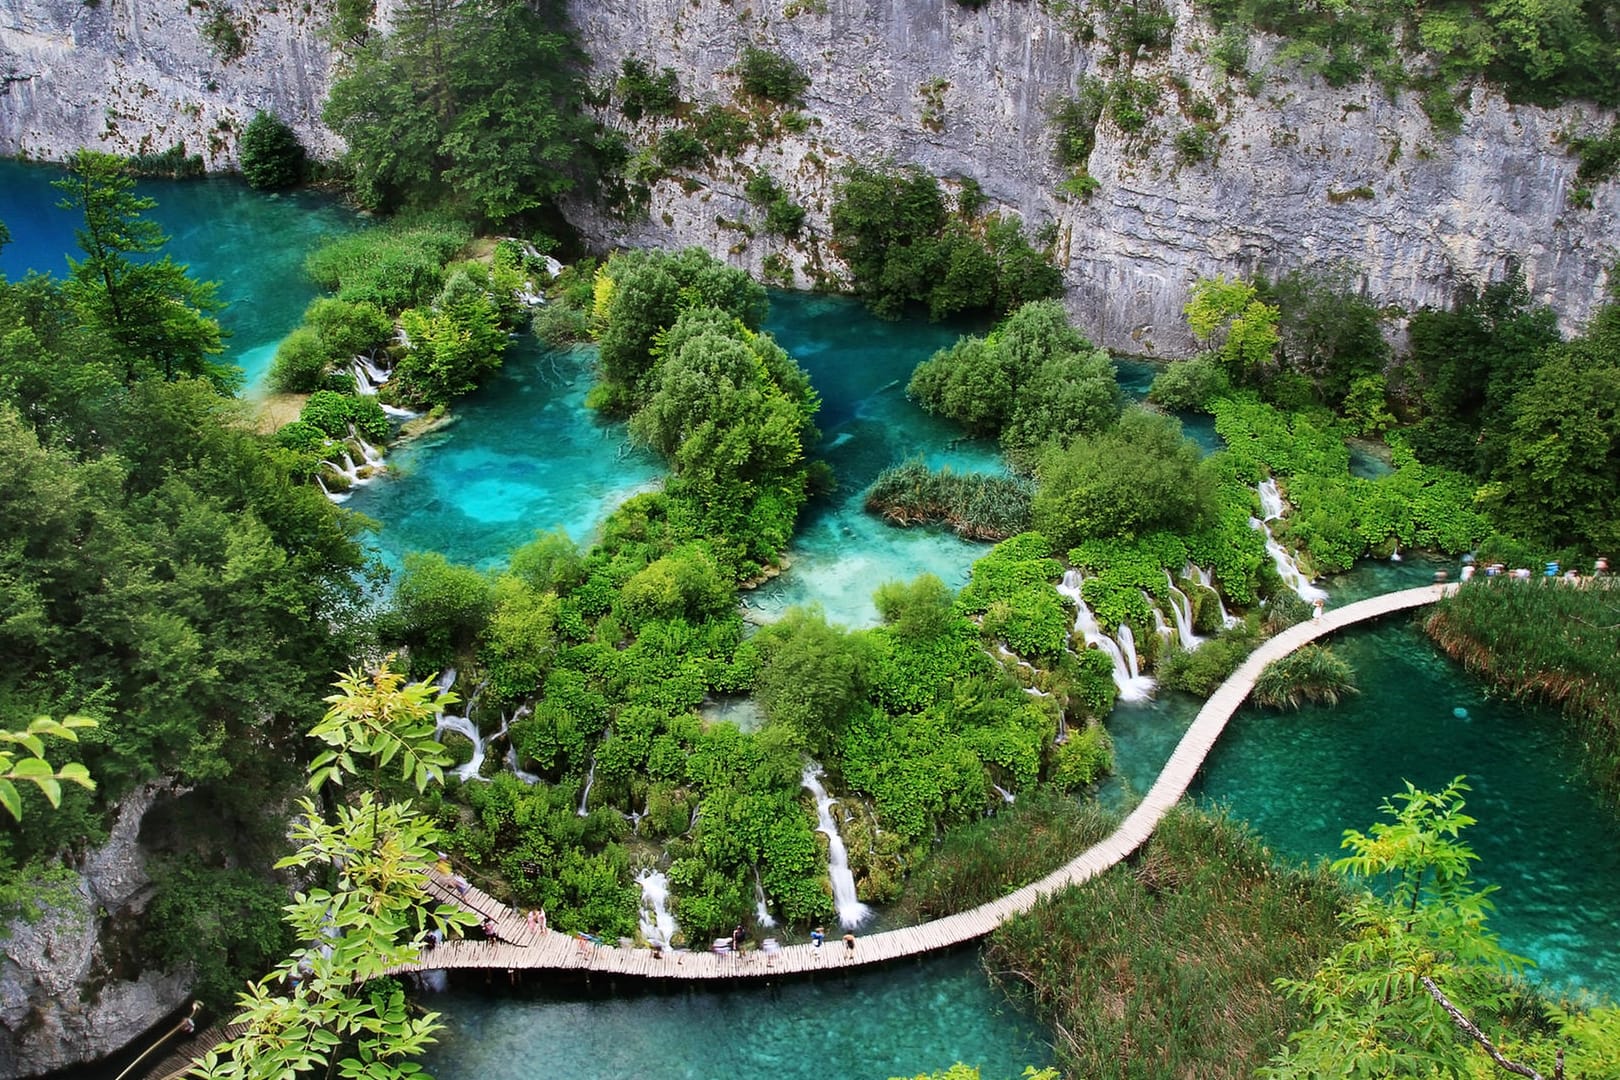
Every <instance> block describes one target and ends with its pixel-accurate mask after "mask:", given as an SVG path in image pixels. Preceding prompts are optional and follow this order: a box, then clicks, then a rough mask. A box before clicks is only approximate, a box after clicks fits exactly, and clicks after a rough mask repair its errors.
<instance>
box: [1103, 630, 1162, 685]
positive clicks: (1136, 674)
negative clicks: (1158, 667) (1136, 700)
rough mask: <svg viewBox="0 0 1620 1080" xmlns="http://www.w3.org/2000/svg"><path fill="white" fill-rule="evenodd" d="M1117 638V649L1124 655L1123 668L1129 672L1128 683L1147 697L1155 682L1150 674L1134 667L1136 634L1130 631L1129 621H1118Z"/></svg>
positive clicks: (1115, 632)
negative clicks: (1144, 673) (1145, 673)
mask: <svg viewBox="0 0 1620 1080" xmlns="http://www.w3.org/2000/svg"><path fill="white" fill-rule="evenodd" d="M1114 636H1115V637H1117V638H1119V651H1120V652H1121V653H1122V654H1124V657H1125V670H1126V671H1128V672H1130V683H1131V685H1132V686H1133V687H1137V688H1139V690H1140V693H1141V696H1142V697H1149V696H1151V695H1152V693H1153V688H1154V686H1156V685H1157V684H1156V683H1155V682H1154V680H1153V677H1152V676H1150V675H1143V674H1142V673H1141V672H1140V671H1138V670H1137V668H1136V635H1135V634H1133V633H1132V632H1131V627H1130V624H1129V623H1120V624H1119V629H1118V630H1116V631H1114Z"/></svg>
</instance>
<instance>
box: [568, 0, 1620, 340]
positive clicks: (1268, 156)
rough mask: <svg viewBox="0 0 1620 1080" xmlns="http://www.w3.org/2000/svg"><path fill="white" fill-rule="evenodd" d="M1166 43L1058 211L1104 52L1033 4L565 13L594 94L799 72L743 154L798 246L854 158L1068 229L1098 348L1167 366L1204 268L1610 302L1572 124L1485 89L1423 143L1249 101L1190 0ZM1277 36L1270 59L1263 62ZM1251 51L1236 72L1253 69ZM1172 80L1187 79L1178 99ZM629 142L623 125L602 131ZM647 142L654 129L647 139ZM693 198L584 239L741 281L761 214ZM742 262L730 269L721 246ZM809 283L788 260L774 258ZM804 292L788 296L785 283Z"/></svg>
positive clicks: (1255, 97)
mask: <svg viewBox="0 0 1620 1080" xmlns="http://www.w3.org/2000/svg"><path fill="white" fill-rule="evenodd" d="M1171 9H1172V11H1173V12H1174V14H1175V16H1176V20H1177V28H1176V32H1175V36H1174V43H1173V45H1172V47H1171V48H1170V49H1169V50H1167V52H1166V53H1165V54H1164V55H1162V56H1159V57H1153V58H1150V59H1142V60H1138V61H1136V62H1135V68H1134V72H1133V74H1134V75H1135V76H1137V77H1142V78H1146V79H1150V80H1154V81H1155V82H1157V83H1158V84H1159V85H1160V86H1161V87H1162V88H1163V93H1162V94H1161V98H1162V100H1163V104H1162V106H1161V108H1160V109H1159V110H1158V111H1157V112H1156V113H1155V114H1154V115H1153V116H1152V118H1151V122H1150V124H1149V127H1148V130H1147V131H1146V132H1143V133H1140V134H1137V135H1126V134H1125V133H1123V132H1121V131H1120V130H1119V129H1118V128H1116V127H1114V126H1113V125H1112V124H1110V123H1109V122H1108V121H1107V120H1104V121H1103V123H1101V124H1100V125H1099V126H1098V128H1097V144H1096V149H1095V150H1094V152H1093V153H1092V156H1091V161H1090V172H1091V174H1092V175H1093V176H1095V177H1096V178H1097V179H1098V180H1099V181H1100V182H1101V186H1100V188H1099V189H1098V190H1097V191H1096V192H1095V193H1093V194H1092V195H1090V197H1089V198H1085V199H1081V198H1078V197H1065V196H1063V195H1061V194H1060V191H1059V187H1058V185H1059V184H1060V183H1061V182H1062V181H1063V180H1064V179H1065V178H1066V176H1067V173H1066V172H1065V171H1064V170H1063V169H1061V168H1060V167H1059V166H1058V165H1057V163H1056V161H1055V159H1054V153H1053V139H1052V134H1051V131H1050V123H1049V120H1048V117H1049V112H1050V108H1051V106H1052V104H1053V103H1054V102H1055V101H1057V100H1060V99H1062V98H1063V97H1065V96H1068V95H1070V94H1072V92H1073V90H1074V87H1075V86H1076V83H1077V80H1079V79H1080V78H1082V77H1084V76H1087V75H1101V76H1103V77H1105V78H1112V77H1115V76H1116V75H1117V74H1118V73H1119V72H1118V70H1117V68H1116V67H1115V66H1114V59H1113V56H1112V53H1111V52H1109V51H1108V50H1107V49H1106V48H1105V47H1104V46H1103V45H1102V44H1101V43H1100V42H1099V43H1095V44H1093V45H1085V44H1082V43H1081V41H1080V38H1079V36H1078V35H1076V34H1075V33H1074V32H1072V30H1071V29H1068V28H1066V27H1065V26H1064V25H1063V24H1062V23H1060V21H1058V19H1057V18H1055V17H1053V16H1052V15H1050V14H1049V13H1048V11H1047V9H1046V7H1045V6H1043V5H1042V4H1040V3H1037V2H1033V0H991V2H990V3H987V4H986V5H985V6H984V7H982V8H979V9H977V10H969V9H967V8H964V7H962V6H961V5H960V4H957V3H954V2H952V0H727V2H717V0H701V2H697V3H694V2H693V0H578V2H576V3H575V4H574V6H573V10H574V15H575V19H576V20H577V22H578V24H579V26H580V29H581V32H582V36H583V38H584V41H585V44H586V46H587V48H588V49H589V50H590V52H591V54H592V56H593V57H594V58H595V61H596V67H597V70H598V72H599V73H602V75H601V77H603V78H605V77H607V75H608V74H610V73H612V72H614V71H616V70H617V68H618V65H619V63H620V61H621V60H623V59H624V58H625V57H632V56H634V57H640V58H643V59H645V60H646V61H648V62H649V63H650V64H651V65H652V66H654V67H655V68H657V67H665V66H668V67H673V68H674V69H675V70H676V71H677V72H678V73H679V76H680V81H681V88H682V93H683V96H685V97H687V98H690V99H697V100H717V101H726V100H730V99H732V98H733V97H734V95H735V92H736V84H737V81H736V79H735V77H734V76H732V75H731V74H729V73H728V70H727V69H729V68H731V67H732V66H733V65H734V64H735V63H736V61H737V58H738V55H739V53H740V52H741V50H742V48H743V47H744V46H745V45H749V44H752V45H755V46H758V47H764V48H769V49H772V50H775V51H778V52H781V53H784V54H786V55H788V56H790V57H792V58H793V59H794V60H796V61H797V62H798V63H799V64H800V65H801V66H802V67H803V68H804V70H805V72H806V73H807V74H808V75H809V76H810V80H811V82H810V87H809V89H808V90H807V91H806V92H805V105H806V108H805V112H806V113H807V114H808V115H809V116H810V117H812V118H813V122H812V126H811V128H810V130H809V131H808V132H807V133H806V134H805V135H804V136H803V137H799V136H787V137H785V138H783V139H781V140H779V141H775V142H773V143H772V145H770V146H768V147H765V148H763V149H757V150H752V151H750V152H748V153H747V154H746V155H744V157H743V159H742V161H743V163H744V164H746V165H750V166H757V167H762V168H768V169H769V170H770V171H771V172H772V174H773V175H775V176H776V177H777V178H778V179H780V180H782V181H784V182H785V183H786V184H787V185H788V186H789V187H790V188H791V190H792V191H793V193H794V195H795V196H796V197H797V198H798V199H799V200H800V201H801V202H802V203H803V204H804V205H805V206H806V207H807V208H808V209H809V210H810V217H809V226H810V231H811V233H812V241H811V243H810V244H806V245H801V247H812V246H813V244H814V234H815V233H817V232H821V233H824V232H825V229H826V216H825V209H826V206H827V202H828V197H829V193H830V189H831V186H832V184H833V183H834V182H835V181H836V171H837V167H838V165H839V164H840V163H841V162H842V161H845V160H848V159H849V158H856V159H861V160H873V159H876V158H880V157H885V156H886V157H890V158H893V159H895V160H896V161H899V162H902V163H904V162H911V161H914V162H917V163H919V164H921V165H922V166H923V167H924V168H925V169H927V170H929V171H931V172H933V173H934V174H935V175H938V176H941V177H947V178H950V177H972V178H974V179H976V180H978V181H979V182H980V183H981V184H982V185H983V187H984V190H985V193H986V194H987V195H988V196H989V197H990V198H991V200H992V201H993V202H994V203H998V204H1000V205H1001V206H1003V207H1005V208H1007V209H1009V210H1012V211H1014V212H1016V213H1018V214H1021V215H1022V216H1023V217H1024V218H1025V220H1026V221H1027V222H1028V223H1030V224H1031V225H1032V226H1035V227H1040V226H1042V225H1043V224H1045V223H1048V222H1056V223H1057V224H1058V226H1059V230H1060V232H1059V235H1060V237H1061V241H1060V257H1061V261H1062V265H1063V268H1064V275H1065V279H1066V281H1067V284H1068V295H1067V302H1068V305H1069V307H1070V310H1071V311H1072V312H1073V313H1074V315H1075V316H1076V318H1077V320H1078V321H1079V322H1080V323H1081V324H1082V325H1083V326H1085V327H1087V328H1088V329H1089V330H1090V331H1091V332H1092V333H1093V334H1094V335H1095V336H1096V337H1097V339H1098V340H1099V341H1100V342H1101V343H1103V344H1105V345H1108V346H1110V347H1113V348H1118V349H1124V350H1129V351H1136V352H1150V353H1151V352H1174V351H1176V350H1178V349H1181V348H1184V347H1185V346H1186V344H1187V341H1186V337H1185V334H1184V332H1183V331H1182V329H1181V326H1182V317H1181V309H1182V306H1183V304H1184V303H1185V299H1186V295H1187V289H1188V286H1189V285H1191V283H1192V282H1193V281H1194V280H1195V279H1196V278H1198V277H1199V276H1202V275H1207V274H1213V273H1218V272H1227V273H1234V272H1235V273H1241V274H1248V273H1251V272H1253V271H1256V270H1268V271H1273V272H1275V271H1278V270H1283V269H1287V268H1289V267H1293V266H1297V265H1300V264H1304V263H1309V262H1315V261H1330V260H1345V261H1348V262H1350V263H1353V264H1354V265H1356V266H1359V267H1360V268H1362V270H1363V272H1364V274H1365V280H1366V284H1367V288H1368V290H1369V292H1370V294H1371V295H1372V296H1373V297H1374V298H1375V299H1376V300H1378V301H1380V302H1384V303H1389V304H1393V305H1398V306H1400V307H1403V308H1410V307H1415V306H1419V305H1423V304H1435V305H1439V304H1444V303H1446V302H1447V301H1448V300H1449V299H1450V297H1451V296H1452V294H1453V292H1454V290H1455V288H1456V287H1457V285H1458V283H1459V282H1460V281H1462V280H1464V279H1466V278H1469V277H1475V278H1482V279H1489V278H1493V277H1497V276H1500V275H1501V274H1502V272H1503V271H1504V269H1505V267H1506V266H1507V264H1508V261H1509V260H1510V259H1512V258H1514V257H1518V258H1520V259H1521V260H1522V263H1523V266H1524V270H1525V274H1526V277H1527V278H1528V280H1529V283H1530V287H1531V289H1532V292H1533V293H1534V295H1535V296H1537V297H1538V298H1539V299H1541V300H1543V301H1545V302H1547V303H1550V304H1552V305H1553V306H1554V307H1555V308H1557V309H1558V310H1559V312H1560V313H1561V314H1562V316H1563V318H1564V320H1565V322H1566V325H1567V326H1568V327H1574V326H1577V325H1579V323H1580V322H1581V321H1582V320H1583V319H1585V318H1586V316H1587V315H1588V314H1589V313H1590V311H1591V310H1592V308H1593V306H1594V304H1595V303H1597V302H1598V301H1600V300H1601V298H1602V295H1603V286H1604V281H1605V276H1606V271H1607V268H1608V267H1609V266H1610V265H1611V264H1612V263H1613V262H1614V260H1615V258H1616V244H1617V242H1620V232H1617V217H1620V190H1617V189H1620V185H1616V184H1614V183H1609V184H1605V185H1602V186H1600V187H1599V189H1598V190H1597V191H1596V192H1594V193H1593V196H1592V202H1593V204H1592V206H1591V208H1587V209H1581V208H1577V207H1576V206H1574V205H1572V201H1571V193H1572V191H1573V189H1574V188H1575V187H1576V186H1577V185H1576V182H1575V174H1574V170H1575V160H1574V159H1573V158H1572V157H1571V156H1570V155H1569V154H1568V153H1566V152H1565V150H1564V149H1563V148H1562V147H1561V146H1560V137H1561V132H1563V131H1564V130H1565V129H1566V128H1570V127H1573V128H1575V129H1577V130H1581V131H1586V130H1592V129H1595V128H1596V126H1597V123H1598V118H1597V117H1595V116H1588V115H1583V113H1582V110H1580V109H1579V108H1576V107H1567V108H1564V109H1560V110H1551V111H1549V110H1544V109H1538V108H1533V107H1515V106H1513V105H1511V104H1509V103H1507V102H1506V101H1504V100H1503V99H1502V98H1501V96H1500V95H1498V94H1496V93H1494V92H1490V91H1486V90H1476V91H1475V92H1474V93H1473V95H1472V98H1471V100H1470V101H1469V102H1468V103H1467V105H1466V108H1465V109H1464V118H1463V124H1462V130H1461V133H1460V134H1457V135H1455V136H1449V135H1441V134H1437V133H1436V132H1435V130H1434V128H1433V126H1432V125H1431V124H1430V122H1429V120H1428V118H1427V117H1426V116H1425V115H1424V113H1423V112H1422V111H1421V109H1420V108H1419V107H1418V105H1417V102H1416V100H1415V99H1413V98H1412V97H1411V96H1409V95H1408V96H1405V97H1402V98H1401V99H1400V100H1398V101H1391V100H1389V99H1388V97H1387V96H1386V95H1385V94H1384V93H1383V92H1382V91H1381V90H1379V89H1378V88H1376V87H1373V86H1369V85H1362V86H1356V87H1351V88H1346V89H1338V90H1335V89H1332V88H1329V87H1327V86H1325V85H1323V84H1322V83H1321V82H1320V81H1319V80H1315V79H1309V78H1299V77H1293V78H1290V74H1289V73H1290V69H1289V68H1287V67H1286V66H1281V67H1276V68H1275V69H1272V73H1271V74H1269V75H1267V76H1265V77H1264V79H1263V81H1262V82H1261V83H1260V84H1259V85H1258V86H1257V92H1254V93H1251V92H1250V91H1249V90H1248V88H1246V87H1245V86H1243V85H1242V83H1241V82H1233V81H1231V80H1228V79H1227V78H1226V77H1225V76H1223V75H1220V74H1218V73H1217V72H1216V70H1215V69H1214V66H1213V65H1212V64H1211V63H1210V61H1209V60H1208V56H1209V55H1210V51H1211V44H1212V43H1211V40H1210V30H1209V27H1208V26H1207V24H1205V23H1203V22H1202V21H1201V20H1200V18H1199V17H1198V16H1196V15H1195V14H1194V13H1193V11H1192V5H1191V4H1189V3H1176V4H1172V5H1171ZM1274 45H1275V43H1271V46H1272V47H1274ZM1268 63H1269V61H1268V45H1267V43H1266V42H1265V41H1263V40H1257V41H1256V42H1255V43H1254V46H1253V49H1252V52H1251V60H1250V68H1251V70H1258V71H1261V72H1266V71H1267V70H1268V67H1267V65H1268ZM1176 80H1179V81H1180V82H1181V84H1182V85H1181V86H1180V87H1179V88H1176V87H1175V81H1176ZM1192 94H1199V95H1202V96H1204V97H1206V98H1207V99H1208V100H1210V101H1212V102H1214V103H1215V104H1216V106H1217V110H1218V120H1217V127H1218V133H1217V136H1216V146H1215V148H1214V153H1213V155H1212V156H1211V157H1210V158H1209V159H1208V160H1206V161H1203V162H1200V163H1197V164H1190V165H1189V164H1181V163H1179V162H1178V157H1177V153H1176V149H1175V146H1174V142H1173V140H1174V136H1175V134H1176V132H1177V131H1180V130H1184V129H1186V128H1187V127H1189V126H1190V124H1189V122H1188V121H1187V120H1186V119H1185V118H1183V116H1182V115H1180V112H1179V110H1178V108H1177V96H1190V95H1192ZM618 122H619V123H620V124H622V123H623V121H622V120H619V121H618ZM642 134H645V133H642ZM717 171H718V172H719V175H717V176H713V177H702V178H699V179H701V180H702V181H703V182H702V183H701V185H694V184H693V183H691V182H690V181H688V182H687V183H685V184H682V183H680V182H678V181H671V180H665V181H663V182H661V183H660V184H659V185H657V188H656V190H655V191H654V195H653V201H652V210H651V214H650V216H649V217H648V219H647V220H645V221H642V222H638V223H629V224H625V223H618V222H614V221H612V220H610V219H607V218H604V217H602V216H600V215H595V214H590V213H584V214H582V215H581V220H582V221H583V222H584V223H585V228H586V231H587V232H588V234H589V235H591V236H592V237H593V238H594V239H596V240H598V241H599V242H617V243H625V244H632V245H637V246H640V245H672V244H673V245H679V244H699V245H702V246H704V247H707V248H709V249H711V250H713V251H715V252H716V253H717V254H720V253H726V252H728V251H729V252H730V256H729V257H730V258H731V259H732V261H733V262H735V263H738V264H740V265H745V266H748V267H750V268H751V269H753V270H755V271H756V272H758V271H759V270H760V269H761V266H762V262H763V260H764V258H765V257H766V255H767V254H768V253H770V252H771V251H775V250H782V248H783V245H782V243H781V241H767V240H765V239H764V238H763V237H762V236H760V237H756V238H755V239H753V240H750V241H748V242H747V243H746V245H744V244H742V243H740V237H739V233H738V231H737V230H736V229H735V227H734V226H728V225H726V224H725V223H723V222H722V220H721V219H725V222H736V221H739V220H741V221H748V220H750V219H757V217H758V214H757V211H753V210H751V209H750V208H749V207H748V206H747V203H746V200H745V199H744V198H743V196H742V191H741V186H742V183H743V180H744V179H745V177H743V176H742V170H735V169H733V170H727V169H721V170H717ZM738 248H740V249H741V250H736V249H738ZM784 254H787V255H788V256H789V257H791V258H792V259H793V260H794V262H795V263H796V264H797V265H798V266H800V267H801V268H802V267H803V265H804V263H805V261H806V258H805V254H804V253H803V252H794V251H791V250H790V251H785V252H784ZM799 280H800V282H801V283H802V282H803V281H804V278H803V277H801V278H800V279H799Z"/></svg>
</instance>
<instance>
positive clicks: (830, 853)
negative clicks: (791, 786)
mask: <svg viewBox="0 0 1620 1080" xmlns="http://www.w3.org/2000/svg"><path fill="white" fill-rule="evenodd" d="M801 783H802V784H803V786H804V788H805V789H806V790H807V791H809V792H810V794H811V795H812V796H813V797H814V798H815V800H816V831H817V832H819V833H823V834H825V835H826V837H827V876H828V877H829V878H830V879H832V889H833V906H834V907H836V908H837V909H838V923H839V925H841V926H842V927H843V928H844V929H846V930H852V929H854V928H855V927H857V926H859V925H860V924H861V921H862V920H864V919H865V918H866V917H867V916H868V915H870V914H871V911H872V909H871V908H869V907H867V906H866V905H865V904H863V903H861V902H860V899H859V898H857V897H856V895H855V875H854V873H853V872H851V871H850V868H849V850H848V849H847V848H846V847H844V838H843V837H842V836H839V835H838V823H837V822H836V821H834V820H833V816H832V805H833V803H834V802H836V801H837V800H835V799H834V798H833V797H832V796H831V795H829V794H827V789H826V788H824V787H822V786H821V766H820V765H817V764H815V763H813V762H812V763H811V764H809V765H806V766H805V769H804V776H803V777H802V778H801Z"/></svg>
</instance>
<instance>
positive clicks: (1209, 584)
mask: <svg viewBox="0 0 1620 1080" xmlns="http://www.w3.org/2000/svg"><path fill="white" fill-rule="evenodd" d="M1181 576H1182V577H1184V578H1191V579H1192V580H1194V581H1196V582H1198V584H1200V585H1202V586H1203V587H1204V588H1206V589H1208V590H1209V591H1210V592H1212V593H1214V594H1215V606H1216V607H1217V608H1219V609H1220V612H1221V625H1222V626H1224V627H1226V628H1227V629H1228V630H1230V629H1231V628H1232V627H1234V626H1236V625H1238V623H1241V622H1242V621H1243V620H1242V619H1240V618H1238V617H1237V616H1236V615H1232V614H1230V613H1228V612H1227V610H1226V601H1225V600H1222V599H1221V590H1219V589H1217V588H1216V587H1215V575H1214V574H1212V573H1210V572H1209V571H1208V570H1205V569H1204V568H1203V567H1202V566H1197V565H1195V564H1193V563H1188V564H1187V566H1186V568H1185V569H1183V571H1182V573H1181Z"/></svg>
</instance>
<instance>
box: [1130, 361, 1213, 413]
mask: <svg viewBox="0 0 1620 1080" xmlns="http://www.w3.org/2000/svg"><path fill="white" fill-rule="evenodd" d="M1231 392H1232V379H1231V377H1230V376H1229V375H1227V373H1226V369H1225V368H1223V367H1222V366H1221V364H1220V362H1219V361H1218V360H1216V359H1215V358H1214V357H1212V356H1195V357H1193V358H1192V359H1190V360H1177V361H1176V362H1175V363H1173V364H1171V365H1170V366H1169V367H1167V368H1165V369H1164V370H1163V371H1161V372H1159V373H1158V374H1157V375H1155V376H1154V377H1153V385H1152V387H1150V388H1149V389H1148V400H1149V401H1151V402H1152V403H1153V404H1155V405H1161V406H1163V407H1164V408H1166V409H1175V410H1177V411H1178V412H1208V411H1209V404H1210V402H1211V401H1213V400H1214V399H1216V398H1218V397H1222V396H1224V395H1226V394H1229V393H1231Z"/></svg>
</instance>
